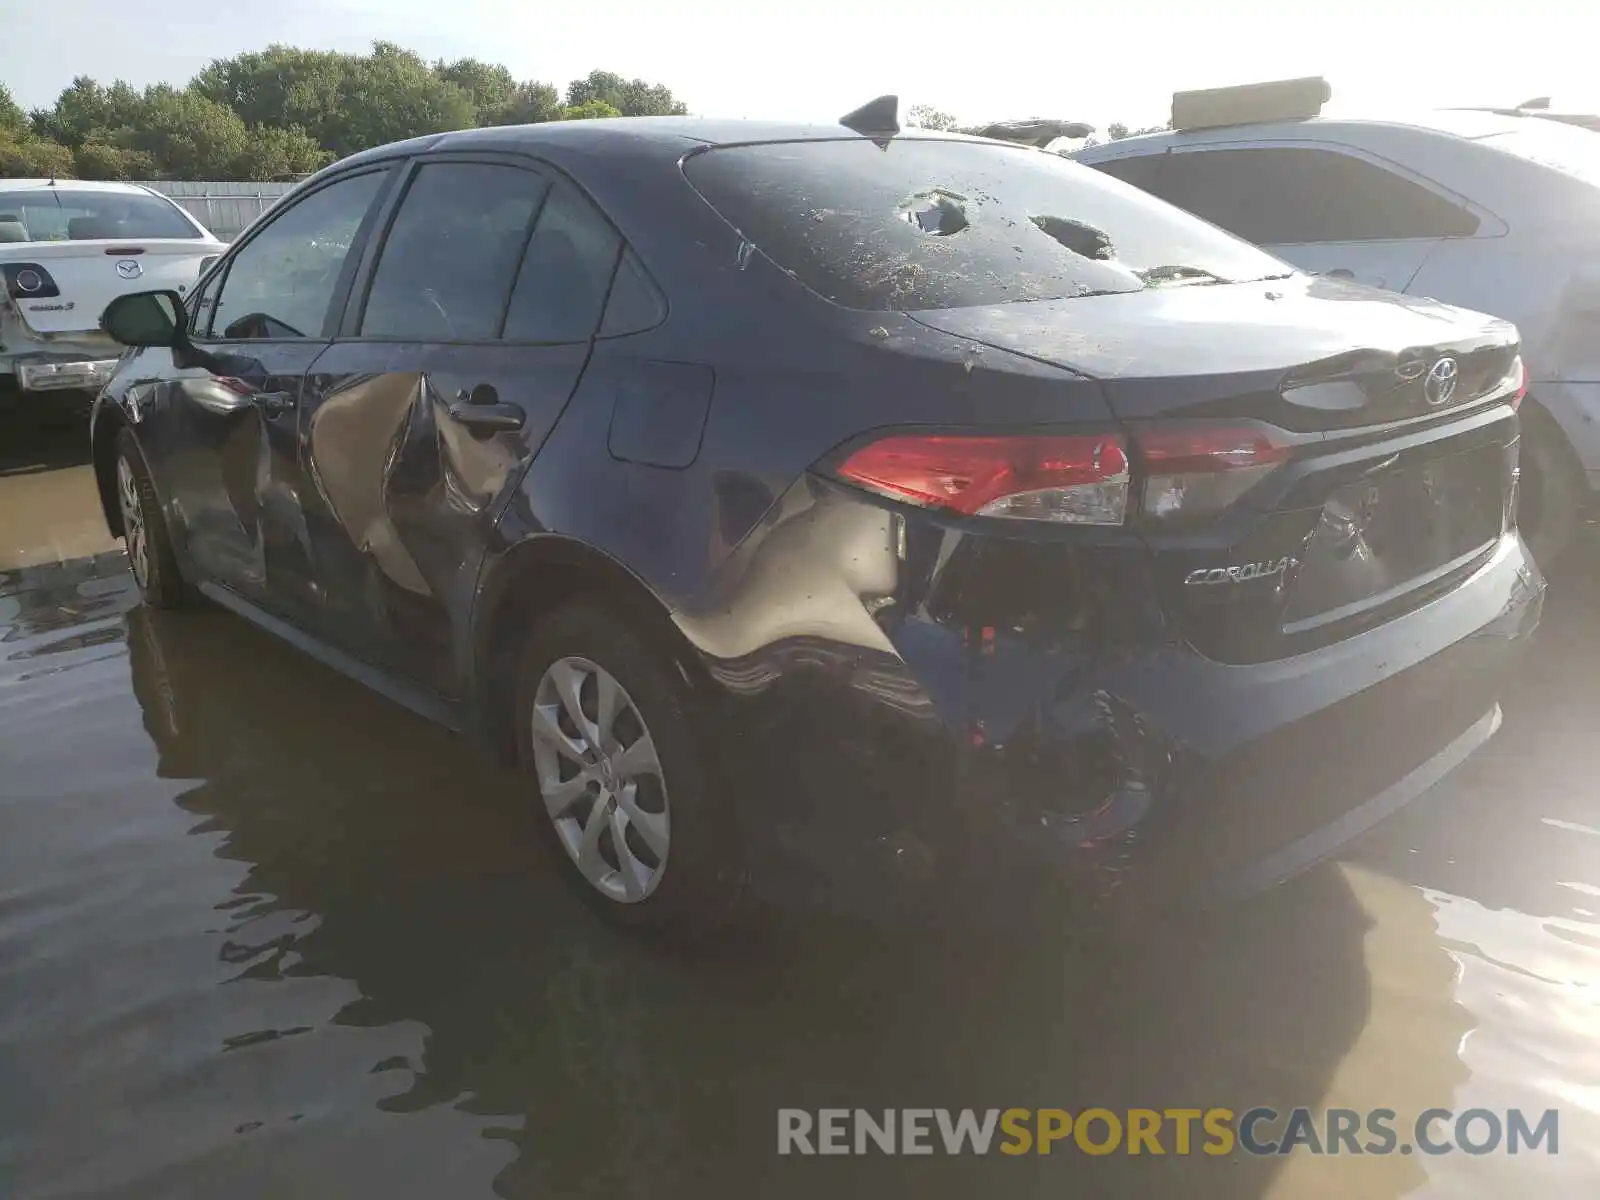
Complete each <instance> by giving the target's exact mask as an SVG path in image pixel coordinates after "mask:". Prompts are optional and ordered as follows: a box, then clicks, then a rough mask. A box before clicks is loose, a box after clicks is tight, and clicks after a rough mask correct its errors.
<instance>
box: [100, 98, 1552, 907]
mask: <svg viewBox="0 0 1600 1200" xmlns="http://www.w3.org/2000/svg"><path fill="white" fill-rule="evenodd" d="M105 325H106V328H107V329H108V331H109V332H111V333H112V334H113V335H114V336H116V337H118V338H119V339H121V340H122V341H123V342H125V343H126V344H128V345H129V346H132V347H134V349H132V350H131V351H130V353H128V354H127V355H126V356H125V358H124V359H123V361H122V363H121V365H120V368H119V369H118V371H117V373H116V376H115V378H114V379H113V380H112V381H111V382H110V384H109V385H108V386H107V388H106V389H105V391H104V393H103V394H102V396H101V397H100V398H99V401H98V403H97V405H96V409H95V414H94V422H93V440H94V460H95V463H96V466H97V470H98V472H99V477H100V481H101V490H102V495H103V497H104V502H105V510H106V518H107V520H108V522H109V523H110V525H111V528H112V530H113V531H114V532H116V533H118V534H121V535H124V536H126V538H127V542H128V548H129V553H130V557H131V558H132V561H133V566H134V570H135V574H136V575H137V577H138V581H139V584H140V586H141V587H142V589H143V591H144V595H145V597H146V599H147V600H148V601H149V602H150V603H151V604H154V605H159V606H168V605H179V604H182V603H185V602H187V601H188V600H189V599H190V598H192V597H193V596H195V595H196V594H200V595H204V596H206V597H209V598H210V599H212V600H213V601H216V602H218V603H221V604H223V605H225V606H226V607H228V608H231V609H233V610H235V611H236V612H238V613H239V614H240V615H242V616H243V617H245V618H247V619H249V620H251V621H254V622H257V623H258V624H261V625H263V626H265V627H266V628H268V629H270V630H273V631H274V632H276V633H278V634H280V635H282V636H283V637H285V638H286V639H288V640H290V641H291V642H294V643H295V644H297V645H299V646H300V647H301V648H302V649H304V650H306V651H308V652H309V653H310V654H312V655H314V656H316V657H318V658H320V659H322V660H324V661H325V662H328V663H331V664H333V665H335V666H337V667H339V668H341V669H343V670H345V671H347V672H349V673H350V674H352V675H355V676H357V677H358V678H360V679H363V680H365V681H366V682H368V683H369V684H371V685H372V686H374V687H376V688H378V689H380V690H382V691H384V692H386V693H388V694H389V695H391V696H393V697H394V698H396V699H397V700H399V701H401V702H403V703H405V704H408V705H410V706H411V707H412V708H414V709H416V710H418V711H420V712H423V713H426V714H428V715H429V716H432V717H434V718H435V719H437V720H439V721H442V722H444V723H446V724H448V725H451V726H453V727H456V728H460V729H462V730H465V731H469V732H471V733H473V734H475V735H477V736H479V737H481V738H482V739H483V740H484V741H485V742H486V743H488V745H489V746H491V747H492V748H494V749H495V750H497V751H499V752H500V753H502V754H503V755H505V756H506V757H507V758H508V759H509V760H511V761H512V762H514V763H517V764H520V767H521V768H522V769H523V770H524V771H525V773H526V789H527V790H526V794H527V800H528V803H529V804H531V805H535V806H537V807H538V809H539V810H540V811H541V812H543V813H545V814H547V815H548V818H549V819H548V821H547V822H546V823H545V827H546V830H547V833H548V847H549V849H550V850H551V852H552V853H553V856H554V858H555V860H556V861H557V862H558V863H559V864H560V867H561V869H562V870H565V871H568V872H569V873H570V875H571V877H572V879H573V881H574V883H575V885H576V886H578V887H579V888H580V890H582V891H583V892H584V893H585V894H586V895H588V896H589V897H590V898H591V899H592V900H593V901H594V902H595V903H596V904H597V905H598V906H599V907H600V908H601V909H603V910H604V911H606V912H607V913H609V914H610V915H612V916H614V917H616V918H617V919H620V920H625V921H629V922H636V923H640V924H644V925H648V926H651V927H659V926H662V925H677V924H681V923H685V922H700V921H703V920H705V919H706V918H707V917H708V916H709V915H713V914H718V913H726V911H727V910H728V906H729V905H730V902H731V901H732V900H733V899H734V898H735V897H736V896H738V895H740V894H743V893H744V889H748V888H752V887H753V888H756V889H757V890H759V891H761V892H763V893H764V894H765V895H766V896H767V898H769V899H776V900H779V901H785V900H794V899H795V898H797V897H807V898H810V899H820V900H822V901H823V902H824V903H832V902H840V903H844V902H845V901H847V900H848V901H850V902H851V903H854V902H855V901H856V900H861V901H864V902H865V903H867V904H869V905H882V904H885V903H888V902H889V898H890V897H893V898H895V902H899V900H900V899H903V898H905V897H906V896H907V894H908V893H909V894H910V895H911V896H912V897H918V896H923V895H927V896H940V897H947V898H962V899H963V902H964V898H972V897H981V896H990V895H994V894H996V893H998V892H999V891H1000V890H1001V889H1000V887H999V886H998V885H1000V884H1001V883H1004V884H1006V885H1007V888H1008V889H1009V888H1010V887H1011V885H1016V884H1024V883H1025V884H1027V885H1029V887H1030V889H1031V888H1032V887H1033V885H1041V886H1042V887H1043V891H1035V892H1032V894H1034V895H1046V894H1048V895H1050V896H1051V897H1052V899H1051V901H1050V903H1051V904H1060V905H1061V908H1060V911H1061V913H1062V916H1063V919H1071V917H1070V915H1069V914H1072V913H1077V912H1087V911H1089V910H1090V909H1092V908H1094V907H1095V906H1097V905H1102V904H1105V903H1107V902H1108V901H1112V900H1114V901H1115V902H1117V903H1120V902H1121V901H1122V900H1124V899H1126V898H1133V899H1136V900H1141V901H1142V900H1146V899H1153V898H1162V897H1168V896H1171V895H1173V894H1174V893H1184V894H1187V893H1188V892H1189V890H1190V889H1193V888H1208V889H1216V888H1218V887H1222V888H1234V889H1240V888H1249V887H1254V886H1260V885H1263V884H1268V883H1271V882H1273V881H1275V880H1277V879H1280V878H1282V877H1284V876H1286V875H1288V874H1291V873H1293V872H1294V871H1296V870H1298V869H1300V868H1302V867H1304V866H1306V865H1307V864H1309V863H1311V862H1314V861H1316V860H1318V859H1320V858H1322V857H1324V856H1326V855H1327V854H1329V853H1331V852H1333V851H1334V850H1336V849H1337V848H1338V847H1339V846H1340V845H1342V844H1343V843H1344V842H1346V841H1347V840H1348V839H1349V838H1351V837H1353V836H1355V835H1356V834H1357V833H1359V832H1360V831H1361V830H1363V829H1364V828H1366V827H1367V826H1369V825H1371V824H1372V823H1373V822H1374V821H1376V820H1378V819H1379V818H1381V817H1383V816H1384V815H1386V814H1387V813H1389V812H1392V811H1393V810H1394V809H1395V808H1397V807H1398V806H1399V805H1400V804H1402V803H1404V802H1405V801H1406V800H1408V799H1410V798H1412V797H1414V796H1416V795H1417V794H1419V793H1420V792H1422V791H1423V790H1424V789H1426V788H1428V787H1429V786H1431V785H1432V784H1434V783H1435V782H1437V781H1438V780H1439V779H1440V778H1442V777H1443V776H1444V775H1445V774H1446V773H1447V772H1448V771H1450V770H1451V769H1452V768H1453V767H1454V766H1456V765H1457V764H1458V763H1460V762H1461V761H1462V760H1463V759H1464V758H1465V757H1466V756H1467V755H1468V754H1470V753H1471V752H1472V750H1474V749H1475V748H1476V747H1477V746H1478V745H1480V744H1481V743H1482V742H1483V741H1484V740H1485V739H1486V738H1488V737H1489V736H1490V734H1491V733H1492V732H1493V731H1494V729H1495V728H1496V726H1497V724H1498V722H1499V719H1500V718H1499V707H1498V704H1497V698H1498V695H1499V693H1500V690H1501V688H1502V686H1503V684H1504V682H1505V680H1506V676H1507V671H1508V670H1509V669H1510V666H1511V664H1512V662H1513V661H1514V659H1515V657H1516V654H1517V652H1518V651H1519V649H1520V648H1521V646H1522V645H1523V643H1524V642H1525V641H1526V638H1527V636H1528V634H1529V633H1530V632H1531V631H1532V629H1533V628H1534V626H1535V625H1536V624H1537V621H1538V616H1539V611H1540V604H1541V598H1542V594H1543V590H1544V585H1543V581H1542V579H1541V578H1540V576H1539V574H1538V572H1537V570H1536V569H1535V568H1534V566H1533V564H1532V562H1531V561H1530V560H1529V558H1528V556H1527V554H1526V552H1525V550H1524V548H1523V545H1522V542H1521V540H1520V538H1519V537H1518V534H1517V529H1516V521H1515V487H1516V474H1517V471H1516V460H1517V438H1518V425H1517V415H1516V407H1517V404H1518V402H1519V399H1520V397H1521V394H1522V387H1523V368H1522V363H1521V359H1520V356H1519V350H1518V345H1517V338H1516V332H1515V330H1514V329H1513V328H1512V327H1511V326H1509V325H1507V324H1505V323H1504V322H1501V321H1497V320H1493V319H1491V318H1487V317H1482V316H1478V315H1476V314H1472V313H1466V312H1462V311H1459V310H1454V309H1451V308H1448V307H1445V306H1442V305H1438V304H1432V303H1429V302H1426V301H1421V300H1416V299H1412V298H1407V297H1402V296H1395V295H1389V294H1384V293H1379V292H1375V291H1369V290H1365V289H1362V288H1360V287H1356V286H1351V285H1346V284H1341V283H1338V282H1335V281H1330V280H1320V279H1312V278H1308V277H1306V276H1304V275H1300V274H1296V273H1294V272H1292V271H1291V269H1290V268H1288V267H1287V266H1286V265H1285V264H1283V263H1282V262H1280V261H1278V260H1277V259H1274V258H1272V257H1270V256H1268V255H1266V254H1263V253H1261V252H1260V251H1258V250H1255V249H1254V248H1252V247H1250V246H1249V245H1246V244H1245V243H1243V242H1241V241H1238V240H1236V239H1235V238H1233V237H1231V236H1229V235H1227V234H1224V233H1222V232H1221V231H1219V230H1217V229H1215V228H1213V227H1212V226H1210V225H1207V224H1205V223H1204V222H1202V221H1199V220H1196V219H1194V218H1192V217H1189V216H1187V215H1185V214H1184V213H1181V212H1179V211H1178V210H1176V209H1174V208H1171V207H1169V206H1167V205H1165V204H1163V203H1161V202H1160V201H1157V200H1154V199H1152V198H1151V197H1149V196H1147V195H1145V194H1144V193H1142V192H1139V191H1137V190H1135V189H1133V188H1131V187H1128V186H1126V185H1124V184H1122V183H1120V182H1118V181H1116V180H1114V179H1111V178H1108V177H1106V176H1104V175H1101V174H1099V173H1096V172H1094V171H1091V170H1089V169H1087V168H1084V167H1081V166H1078V165H1076V164H1074V163H1072V162H1070V161H1067V160H1065V159H1063V158H1061V157H1059V156H1056V155H1051V154H1046V153H1041V152H1038V151H1035V150H1032V149H1028V148H1022V147H1017V146H1012V145H1004V144H1000V143H996V142H991V141H984V140H978V139H971V138H962V137H959V136H955V135H931V134H923V133H917V132H901V131H899V130H898V129H897V128H895V127H894V125H893V120H892V113H889V114H884V113H881V112H880V113H877V114H876V115H875V117H874V119H872V120H863V119H854V120H851V121H849V122H848V123H846V124H840V125H827V126H790V125H769V124H754V123H740V122H713V121H698V120H686V119H685V120H679V119H649V120H610V121H585V122H570V123H556V124H548V125H537V126H530V127H526V128H499V129H481V130H473V131H466V132H461V133H450V134H444V135H440V136H437V137H431V138H426V139H421V140H418V141H413V142H407V143H403V144H399V145H394V146H388V147H384V148H381V149H378V150H373V151H370V152H367V153H363V154H360V155H357V156H356V157H354V158H351V159H348V160H346V161H344V162H341V163H338V164H336V165H335V166H333V167H330V168H328V169H327V170H325V171H323V172H322V173H320V174H319V175H317V176H315V177H314V178H312V179H311V180H309V181H307V182H306V183H304V184H303V185H301V186H300V187H299V188H298V189H297V190H296V191H295V192H294V193H292V194H291V195H290V196H289V197H287V198H286V199H285V200H284V201H283V202H282V203H281V204H280V205H279V206H278V207H277V208H276V209H275V210H274V211H273V213H272V214H271V215H270V216H269V217H268V218H266V219H265V220H263V221H262V222H260V223H259V224H258V225H257V226H256V227H255V228H253V229H252V230H250V231H249V232H248V233H247V234H246V235H245V236H244V237H243V238H242V239H241V240H240V241H239V242H237V243H236V244H235V245H234V246H233V247H232V248H231V249H230V250H229V252H228V253H227V255H225V256H224V257H223V259H222V260H221V261H220V262H219V263H218V264H217V265H216V267H215V268H214V269H213V270H212V271H211V272H210V273H209V274H208V275H207V276H206V277H205V278H204V279H203V280H202V281H201V284H200V286H199V287H198V288H197V289H196V290H195V292H194V293H193V294H192V296H190V297H188V298H182V297H179V296H177V295H176V294H175V293H146V294H143V295H140V296H134V297H125V298H123V299H121V300H118V301H117V302H116V303H115V304H113V305H112V307H111V308H110V309H109V310H108V311H107V313H106V317H105ZM440 802H441V803H442V804H445V803H452V804H453V803H457V800H456V798H454V797H446V796H441V797H440ZM458 811H459V814H460V816H459V819H461V820H470V819H471V816H470V808H468V807H466V806H462V807H460V808H459V810H458ZM1007 894H1010V893H1009V892H1008V893H1007Z"/></svg>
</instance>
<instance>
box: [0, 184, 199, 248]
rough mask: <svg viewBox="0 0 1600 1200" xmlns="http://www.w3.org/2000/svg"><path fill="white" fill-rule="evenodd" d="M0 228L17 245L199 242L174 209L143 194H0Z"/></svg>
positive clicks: (38, 191)
mask: <svg viewBox="0 0 1600 1200" xmlns="http://www.w3.org/2000/svg"><path fill="white" fill-rule="evenodd" d="M0 224H3V225H5V226H6V229H5V230H3V231H0V240H4V241H18V242H82V241H91V240H102V239H116V240H124V239H132V238H198V237H200V236H202V235H201V233H200V231H199V230H198V229H196V228H195V227H194V225H193V224H191V223H190V222H189V221H188V220H187V219H186V218H185V217H184V215H183V214H182V213H181V212H179V211H178V210H177V208H176V207H174V206H173V205H172V204H170V203H169V202H168V201H166V200H163V199H162V198H161V197H160V196H152V195H150V193H148V192H85V191H75V190H73V189H72V188H36V189H32V190H29V191H26V192H6V191H0Z"/></svg>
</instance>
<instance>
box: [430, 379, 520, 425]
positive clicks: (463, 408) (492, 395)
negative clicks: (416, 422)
mask: <svg viewBox="0 0 1600 1200" xmlns="http://www.w3.org/2000/svg"><path fill="white" fill-rule="evenodd" d="M447 411H448V412H449V413H450V416H451V417H453V418H454V419H455V420H457V421H460V422H461V423H462V424H463V425H465V426H466V427H467V428H468V429H471V430H472V431H473V432H475V433H484V434H489V433H512V432H515V431H516V430H518V429H521V428H522V426H523V424H524V423H525V422H526V421H527V419H528V414H527V413H525V412H523V411H522V408H521V407H520V406H519V405H516V404H507V403H505V402H503V401H502V400H501V399H500V393H499V392H497V391H495V390H494V388H493V386H492V385H490V384H487V383H480V384H479V385H478V386H477V387H475V388H473V389H472V391H470V392H469V391H467V389H466V388H462V389H461V390H460V391H459V392H457V393H456V402H455V403H454V404H452V405H451V406H450V407H449V409H448V410H447Z"/></svg>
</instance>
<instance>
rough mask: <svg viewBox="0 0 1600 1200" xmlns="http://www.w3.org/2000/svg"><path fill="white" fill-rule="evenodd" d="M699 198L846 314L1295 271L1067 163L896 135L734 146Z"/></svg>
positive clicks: (712, 167)
mask: <svg viewBox="0 0 1600 1200" xmlns="http://www.w3.org/2000/svg"><path fill="white" fill-rule="evenodd" d="M684 171H685V173H686V174H687V175H688V178H689V181H690V182H691V183H692V184H693V185H694V186H695V188H696V189H697V190H698V191H699V192H700V193H701V194H702V195H703V196H705V198H706V199H707V200H708V201H710V203H711V204H712V205H713V206H714V207H715V208H716V209H717V210H718V211H719V212H720V213H722V215H723V216H724V217H725V218H726V219H727V220H728V221H729V222H730V223H731V224H732V225H733V226H734V227H735V228H737V229H738V230H739V231H740V233H742V234H743V236H744V237H745V238H746V239H747V240H749V241H750V242H752V243H754V245H755V246H756V247H758V248H759V249H760V250H761V251H762V253H764V254H766V255H767V257H769V258H771V259H772V260H773V261H774V262H775V263H777V265H778V266H779V267H781V268H783V269H784V270H786V271H789V272H791V273H792V274H793V275H795V277H796V278H798V279H799V280H800V281H801V282H802V283H804V284H806V285H807V286H808V287H810V288H811V289H812V290H813V291H815V292H818V293H820V294H821V295H822V296H824V297H826V298H827V299H829V300H832V301H833V302H834V303H836V304H841V305H844V306H845V307H848V308H856V309H868V310H896V309H899V310H915V309H933V308H961V307H967V306H972V305H984V304H1001V303H1006V302H1008V301H1018V300H1050V299H1059V298H1063V297H1072V296H1083V295H1093V294H1098V293H1106V292H1135V291H1139V290H1140V289H1142V288H1144V287H1146V286H1154V285H1157V284H1160V285H1163V286H1165V285H1166V284H1168V283H1170V282H1172V281H1173V280H1176V279H1183V278H1214V279H1223V280H1230V281H1232V280H1245V279H1261V278H1265V277H1268V276H1272V275H1281V274H1283V273H1284V272H1285V271H1286V270H1288V268H1287V267H1286V266H1285V265H1284V264H1283V263H1281V262H1279V261H1278V260H1277V259H1274V258H1272V257H1271V256H1269V255H1267V254H1264V253H1262V252H1261V251H1258V250H1255V249H1253V248H1252V247H1250V246H1246V245H1244V244H1243V243H1241V242H1239V241H1237V240H1236V239H1234V238H1232V237H1229V236H1228V235H1227V234H1225V233H1222V232H1220V231H1218V230H1216V229H1212V228H1211V227H1209V226H1207V225H1206V224H1204V223H1203V222H1200V221H1196V220H1194V219H1192V218H1191V217H1189V216H1188V215H1187V214H1185V213H1181V212H1176V211H1174V210H1173V209H1171V208H1169V207H1168V206H1167V205H1164V204H1160V203H1156V202H1154V201H1152V200H1151V198H1150V197H1149V196H1148V195H1146V194H1144V193H1142V192H1140V191H1138V190H1136V189H1134V188H1131V187H1128V186H1126V185H1124V184H1122V183H1120V182H1119V181H1117V180H1114V179H1110V178H1108V177H1107V176H1105V175H1102V174H1101V173H1099V172H1097V171H1092V170H1090V169H1089V168H1087V167H1084V166H1081V165H1079V164H1077V163H1074V162H1071V161H1069V160H1067V159H1065V158H1062V157H1061V156H1060V155H1057V154H1048V153H1044V152H1041V151H1038V150H1032V149H1027V148H1024V147H1016V146H999V145H993V144H990V143H984V142H965V141H954V140H952V141H945V140H942V139H926V138H896V139H894V140H892V141H891V142H889V144H888V145H887V146H886V147H883V148H880V147H879V145H878V144H877V143H875V142H872V141H869V140H866V139H864V138H861V139H856V138H852V139H848V140H838V141H806V142H780V143H770V144H766V145H757V146H730V147H725V148H720V149H714V150H709V151H705V152H702V153H699V154H696V155H694V156H693V157H691V158H690V159H689V160H688V161H687V162H685V164H684Z"/></svg>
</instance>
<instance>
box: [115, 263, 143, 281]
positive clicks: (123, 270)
mask: <svg viewBox="0 0 1600 1200" xmlns="http://www.w3.org/2000/svg"><path fill="white" fill-rule="evenodd" d="M117 274H118V275H121V276H122V277H123V278H124V279H137V278H139V276H141V275H143V274H144V268H143V267H141V266H140V265H139V262H138V260H137V259H133V258H124V259H120V260H119V261H118V262H117Z"/></svg>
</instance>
